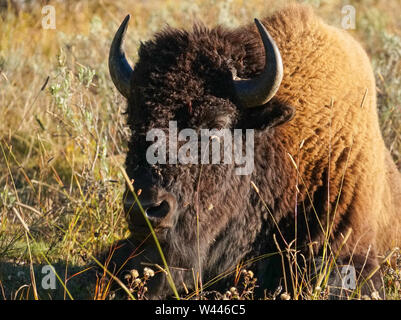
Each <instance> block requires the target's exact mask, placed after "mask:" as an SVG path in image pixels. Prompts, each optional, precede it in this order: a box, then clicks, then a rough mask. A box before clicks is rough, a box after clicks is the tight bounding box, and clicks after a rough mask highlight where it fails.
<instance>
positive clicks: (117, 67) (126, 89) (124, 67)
mask: <svg viewBox="0 0 401 320" xmlns="http://www.w3.org/2000/svg"><path fill="white" fill-rule="evenodd" d="M129 19H130V15H127V16H126V17H125V19H124V21H123V22H122V23H121V25H120V27H119V28H118V30H117V32H116V34H115V35H114V38H113V42H112V43H111V47H110V52H109V71H110V76H111V79H112V80H113V83H114V85H115V86H116V88H117V89H118V91H120V93H121V94H122V95H123V96H124V97H125V98H128V97H129V93H130V79H131V76H132V72H133V70H132V68H131V66H130V65H129V63H128V61H127V59H126V57H125V53H124V50H123V48H122V43H123V41H124V36H125V32H126V31H127V26H128V21H129Z"/></svg>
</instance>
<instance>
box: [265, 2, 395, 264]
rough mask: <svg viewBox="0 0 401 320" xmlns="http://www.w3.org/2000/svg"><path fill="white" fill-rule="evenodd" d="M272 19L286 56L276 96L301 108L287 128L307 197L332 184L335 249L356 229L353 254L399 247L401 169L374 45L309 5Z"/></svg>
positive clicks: (273, 32)
mask: <svg viewBox="0 0 401 320" xmlns="http://www.w3.org/2000/svg"><path fill="white" fill-rule="evenodd" d="M265 26H266V27H267V29H268V31H269V32H270V33H271V35H272V36H273V38H274V39H275V41H276V43H277V45H278V47H279V49H280V52H281V55H282V58H283V63H284V79H283V82H282V84H281V86H280V89H279V91H278V93H277V95H276V98H277V99H278V100H280V101H285V102H286V103H287V104H288V105H291V106H293V107H295V108H296V116H295V117H294V119H293V120H292V121H290V122H289V123H288V124H287V125H284V126H283V127H281V128H280V130H281V134H282V135H283V136H284V137H285V139H284V141H286V143H285V145H286V149H287V150H288V153H289V154H290V155H291V156H292V157H293V158H294V160H295V162H296V163H298V171H299V177H298V178H299V183H298V186H299V189H300V191H301V197H300V198H302V197H303V198H304V199H305V198H306V197H308V195H309V196H310V197H312V198H313V194H314V192H315V191H316V190H317V189H318V188H319V187H322V186H326V187H327V188H328V190H329V193H330V204H331V209H330V212H331V214H330V217H329V221H333V219H334V223H333V226H332V228H333V229H332V233H331V241H332V245H333V249H336V248H337V247H338V246H339V245H340V243H341V242H342V241H343V239H342V237H341V235H345V233H346V231H347V229H348V228H352V233H351V237H350V238H349V240H348V241H347V250H346V251H347V252H348V255H349V256H352V254H353V253H355V252H357V253H359V254H361V255H362V256H363V255H367V254H368V251H369V250H370V253H373V254H384V253H385V252H386V251H387V250H389V249H391V248H394V247H395V246H399V245H400V235H401V234H400V232H401V223H400V221H401V212H400V211H401V175H400V173H399V172H398V170H397V168H396V166H395V164H394V162H393V160H392V159H391V155H390V153H389V152H388V150H387V149H386V147H385V144H384V141H383V138H382V135H381V132H380V128H379V120H378V113H377V107H376V87H375V79H374V74H373V71H372V68H371V64H370V61H369V58H368V56H367V54H366V52H365V51H364V50H363V48H362V47H361V45H360V44H359V43H358V42H357V41H356V40H354V39H353V38H352V37H351V36H350V35H349V34H348V33H347V31H344V30H340V29H337V28H334V27H331V26H328V25H326V24H325V23H323V22H322V21H321V20H320V19H319V18H317V17H316V16H315V15H314V14H313V12H312V10H311V9H308V8H304V7H300V6H293V7H290V8H287V9H284V10H283V11H280V12H278V13H276V14H275V15H273V16H272V17H270V18H268V19H267V20H266V21H265ZM300 146H302V147H301V148H300ZM327 177H329V179H328V181H327ZM326 195H327V193H326ZM337 200H338V204H337ZM325 201H326V205H324V206H323V208H324V210H326V211H327V210H328V206H327V199H326V200H325ZM317 214H319V215H321V217H322V219H326V218H324V217H325V216H324V213H323V212H317ZM314 240H315V239H314ZM369 248H370V249H369ZM345 255H347V254H345ZM372 259H373V260H376V259H375V258H373V257H372Z"/></svg>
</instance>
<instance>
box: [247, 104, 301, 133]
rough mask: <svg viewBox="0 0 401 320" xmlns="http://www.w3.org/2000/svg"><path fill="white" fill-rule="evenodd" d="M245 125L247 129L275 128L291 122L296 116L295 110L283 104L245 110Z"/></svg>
mask: <svg viewBox="0 0 401 320" xmlns="http://www.w3.org/2000/svg"><path fill="white" fill-rule="evenodd" d="M243 112H244V117H243V124H244V125H245V126H246V127H247V128H253V129H260V130H263V129H266V128H273V127H277V126H279V125H282V124H284V123H286V122H289V121H290V120H291V119H292V118H293V117H294V115H295V108H294V107H292V106H290V105H288V104H283V103H278V102H274V103H268V104H266V105H264V106H260V107H257V108H253V109H245V110H244V111H243Z"/></svg>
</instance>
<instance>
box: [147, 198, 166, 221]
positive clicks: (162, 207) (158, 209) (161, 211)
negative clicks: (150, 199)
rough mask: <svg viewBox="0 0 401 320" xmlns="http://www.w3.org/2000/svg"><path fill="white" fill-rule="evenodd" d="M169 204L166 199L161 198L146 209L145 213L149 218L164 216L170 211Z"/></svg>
mask: <svg viewBox="0 0 401 320" xmlns="http://www.w3.org/2000/svg"><path fill="white" fill-rule="evenodd" d="M170 209H171V208H170V205H169V204H168V202H167V201H166V200H163V201H162V202H160V203H159V204H157V205H154V206H152V207H149V208H147V209H146V214H147V216H148V217H149V218H164V217H165V216H166V215H167V214H168V213H169V212H170Z"/></svg>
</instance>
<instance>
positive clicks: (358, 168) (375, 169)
mask: <svg viewBox="0 0 401 320" xmlns="http://www.w3.org/2000/svg"><path fill="white" fill-rule="evenodd" d="M128 20H129V16H128V17H127V18H126V19H125V20H124V21H123V23H122V24H121V26H120V28H119V29H118V31H117V33H116V34H115V37H114V40H113V42H112V45H111V49H110V56H109V67H110V74H111V78H112V80H113V82H114V84H115V86H116V87H117V89H118V90H119V91H120V93H121V94H122V95H123V96H124V97H125V98H126V99H127V100H128V107H127V115H128V125H129V127H130V129H131V131H132V136H131V138H130V141H129V151H128V154H127V157H126V171H127V173H128V176H129V178H130V179H132V181H133V186H134V188H135V191H136V192H138V194H139V202H140V203H141V205H142V207H143V209H144V210H145V212H146V215H147V218H148V220H149V221H150V223H151V224H152V226H153V228H154V230H155V234H156V235H157V238H158V240H159V242H160V245H161V248H162V250H163V252H164V255H165V257H166V261H167V264H168V266H169V268H170V271H171V273H172V277H173V280H174V283H175V285H176V286H177V288H178V290H183V288H184V284H185V287H186V288H187V289H188V290H191V289H193V288H194V287H195V286H196V285H197V282H198V283H199V282H202V283H203V284H206V283H207V282H208V281H209V280H211V279H213V278H215V277H217V276H219V275H224V274H226V272H227V271H230V270H233V268H235V266H236V265H238V264H240V263H242V264H243V265H246V266H247V268H250V269H251V270H253V271H254V273H255V276H256V277H257V278H258V285H259V288H260V294H263V289H271V290H274V289H275V288H276V287H277V286H278V285H279V284H281V285H283V286H284V285H285V284H284V279H285V280H286V281H287V282H288V286H289V289H288V290H291V280H290V279H291V276H292V275H294V274H295V273H297V274H298V276H300V277H301V278H302V276H303V277H304V278H305V276H306V274H305V273H304V270H305V269H307V268H308V266H309V267H310V266H311V265H313V261H324V260H327V261H334V260H335V263H334V264H330V263H327V264H326V265H329V266H330V267H331V268H332V269H333V270H334V269H335V267H336V266H337V267H339V266H342V265H351V266H353V267H354V268H355V270H356V274H355V276H356V277H357V280H359V281H358V284H360V285H364V286H363V288H365V289H363V290H365V292H370V290H379V289H380V288H381V285H382V284H381V283H382V282H381V277H380V275H379V273H378V272H375V271H377V269H378V266H379V257H380V255H381V254H385V253H386V252H387V250H389V249H390V248H392V247H394V246H396V245H398V243H399V242H398V240H399V236H400V226H401V225H400V221H401V219H400V216H399V215H400V210H401V176H400V173H399V172H398V170H397V168H396V166H395V164H394V163H393V160H392V158H391V155H390V153H389V151H388V150H387V149H386V147H385V144H384V142H383V138H382V135H381V132H380V129H379V122H378V114H377V108H376V91H375V79H374V74H373V71H372V68H371V65H370V63H369V59H368V56H367V54H366V53H365V51H364V50H363V49H362V47H361V45H360V44H359V43H358V42H357V41H356V40H354V39H353V38H352V37H351V36H350V35H349V34H348V33H347V32H346V31H344V30H339V29H337V28H334V27H331V26H328V25H326V24H325V23H324V22H323V21H322V20H321V19H320V18H318V17H316V16H315V14H314V13H313V10H312V9H310V8H308V7H304V6H300V5H292V6H289V7H286V8H284V9H282V10H280V11H277V12H276V13H274V14H273V15H272V16H270V17H267V18H265V19H263V20H261V21H260V22H259V21H258V20H256V19H255V24H253V23H252V24H249V25H246V26H243V27H240V28H238V29H234V30H231V29H227V28H224V27H221V26H217V27H215V28H213V29H209V28H207V27H205V26H203V25H201V24H196V25H195V26H194V28H193V30H192V31H184V30H177V29H174V28H170V27H167V28H165V29H164V30H163V31H161V32H159V33H157V34H156V35H155V36H154V39H152V40H149V41H147V42H145V43H142V44H141V46H140V48H139V58H138V61H137V63H136V64H135V67H134V68H131V66H130V65H129V63H128V62H127V60H126V58H125V54H124V51H123V49H122V43H123V39H124V36H125V32H126V29H127V24H128ZM170 121H176V123H177V128H178V130H183V129H185V128H191V129H194V130H195V131H196V132H199V131H200V130H201V129H205V128H209V129H211V128H216V129H229V130H234V129H242V130H243V131H242V132H245V129H252V130H254V168H253V171H252V172H251V173H250V174H243V175H238V174H236V171H235V169H236V168H237V167H238V166H237V164H236V163H231V164H230V163H228V164H226V163H215V164H190V163H188V164H182V163H176V164H171V163H168V162H167V163H166V164H159V163H155V164H150V163H149V161H147V158H146V153H147V150H148V148H149V147H150V145H151V141H148V140H149V139H147V138H146V136H147V133H148V132H149V131H150V130H151V129H154V128H158V129H160V130H162V131H165V132H167V130H168V129H167V128H168V127H169V123H170ZM243 134H245V133H243ZM167 142H168V141H167ZM124 204H125V209H126V210H125V211H126V216H127V221H128V224H129V227H130V230H131V231H132V235H131V236H130V237H129V238H128V239H125V240H122V241H120V242H118V243H117V245H116V246H115V247H114V249H115V250H114V251H113V257H112V259H111V261H109V267H110V268H112V267H111V266H113V268H115V269H113V270H118V271H120V274H122V270H124V269H127V270H130V269H141V270H142V269H143V267H144V266H146V265H147V264H154V265H156V264H157V265H159V266H161V267H162V268H163V267H164V265H163V261H162V259H161V258H160V254H159V251H158V250H157V249H156V246H155V243H154V240H153V238H152V237H147V235H149V229H148V225H147V222H146V219H145V217H144V216H143V214H142V213H141V210H140V205H139V204H138V203H137V202H136V201H135V200H134V197H133V195H132V193H131V191H130V189H127V192H126V193H125V197H124ZM280 250H281V253H279V251H280ZM295 252H297V253H296V254H295ZM295 255H296V256H297V258H298V259H297V266H294V264H293V263H292V260H293V259H292V258H291V257H294V256H295ZM287 257H290V259H287ZM330 259H331V260H330ZM251 262H252V263H251ZM247 263H248V264H247ZM320 265H321V266H323V264H322V263H321V264H320ZM315 267H316V269H315V271H314V272H315V273H313V272H312V274H310V277H313V276H314V274H315V275H317V276H316V279H315V280H314V282H313V283H315V284H319V285H322V284H323V282H319V278H318V274H319V266H315ZM297 268H298V269H297ZM326 271H327V270H326ZM286 274H287V275H286ZM224 279H226V281H227V282H228V283H225V282H224V281H225V280H221V281H218V282H217V286H218V285H219V284H220V285H221V287H224V286H228V284H229V283H232V282H230V281H232V280H230V279H229V278H228V277H225V278H224ZM227 279H228V280H227ZM366 280H369V281H366ZM311 283H312V282H311ZM292 285H294V283H293V284H292ZM292 287H294V286H292ZM351 289H352V288H351ZM148 294H149V298H153V299H157V298H165V297H168V296H171V294H172V291H171V288H170V284H169V283H168V281H167V277H166V276H165V273H163V272H158V273H157V275H156V276H155V279H153V280H152V281H151V282H150V283H149V293H148Z"/></svg>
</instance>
